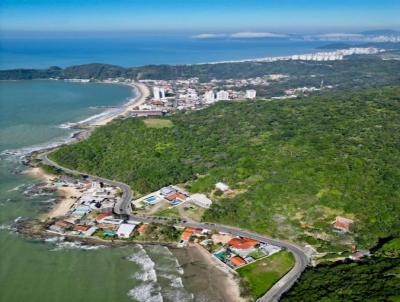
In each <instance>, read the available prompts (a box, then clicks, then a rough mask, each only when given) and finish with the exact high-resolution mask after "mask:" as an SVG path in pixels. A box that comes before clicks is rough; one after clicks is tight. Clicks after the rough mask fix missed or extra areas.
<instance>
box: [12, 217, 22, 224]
mask: <svg viewBox="0 0 400 302" xmlns="http://www.w3.org/2000/svg"><path fill="white" fill-rule="evenodd" d="M21 219H22V216H18V217H17V218H15V219H14V222H15V223H17V222H18V221H20V220H21Z"/></svg>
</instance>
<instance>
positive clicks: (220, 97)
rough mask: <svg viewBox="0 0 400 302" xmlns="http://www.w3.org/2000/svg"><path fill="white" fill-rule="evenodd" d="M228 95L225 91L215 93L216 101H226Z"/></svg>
mask: <svg viewBox="0 0 400 302" xmlns="http://www.w3.org/2000/svg"><path fill="white" fill-rule="evenodd" d="M228 100H229V93H228V91H225V90H220V91H218V92H217V101H228Z"/></svg>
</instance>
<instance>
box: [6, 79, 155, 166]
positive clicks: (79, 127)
mask: <svg viewBox="0 0 400 302" xmlns="http://www.w3.org/2000/svg"><path fill="white" fill-rule="evenodd" d="M43 80H53V81H63V80H55V79H43ZM94 83H100V84H114V85H125V86H129V87H132V88H133V89H134V90H135V92H136V95H135V96H134V97H132V98H129V99H128V100H127V101H126V102H124V103H123V104H122V105H120V106H118V107H116V108H113V109H112V110H110V109H108V110H104V111H103V112H101V113H99V114H95V115H92V116H89V117H87V118H86V119H84V120H81V121H78V122H67V123H64V124H61V125H60V126H61V128H64V129H70V130H72V132H71V133H69V134H68V136H64V137H58V138H55V139H54V140H50V141H48V142H45V143H39V144H37V145H32V146H27V147H22V148H19V149H10V150H4V151H2V152H1V153H0V156H4V155H6V156H9V155H16V156H19V157H20V158H21V159H22V162H23V163H26V162H27V159H29V158H31V157H32V155H34V154H38V153H41V152H45V151H50V150H52V149H56V148H58V147H61V146H64V145H68V144H73V143H76V142H79V141H81V140H83V139H86V138H88V137H89V136H90V134H91V132H92V131H93V130H94V129H95V128H96V127H99V126H103V125H106V124H108V123H110V122H111V121H113V120H114V119H116V118H117V117H119V116H123V117H126V116H127V114H128V113H129V111H130V110H132V109H133V108H135V107H136V106H139V105H141V104H143V103H144V102H145V101H146V100H147V97H148V96H149V95H150V90H149V88H148V87H147V86H146V85H145V84H143V83H140V82H132V83H124V82H113V81H96V82H94ZM28 161H29V160H28Z"/></svg>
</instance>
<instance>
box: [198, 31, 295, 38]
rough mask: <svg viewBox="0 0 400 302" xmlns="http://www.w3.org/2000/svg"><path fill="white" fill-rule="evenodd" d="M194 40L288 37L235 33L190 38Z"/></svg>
mask: <svg viewBox="0 0 400 302" xmlns="http://www.w3.org/2000/svg"><path fill="white" fill-rule="evenodd" d="M192 37H193V38H195V39H221V38H231V39H260V38H287V37H289V36H288V35H285V34H276V33H270V32H247V31H245V32H237V33H233V34H213V33H205V34H199V35H195V36H192Z"/></svg>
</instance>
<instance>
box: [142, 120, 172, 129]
mask: <svg viewBox="0 0 400 302" xmlns="http://www.w3.org/2000/svg"><path fill="white" fill-rule="evenodd" d="M144 123H145V124H146V126H147V127H148V128H170V127H172V126H173V125H174V124H173V123H172V122H171V121H170V120H165V119H159V118H149V119H145V120H144Z"/></svg>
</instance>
